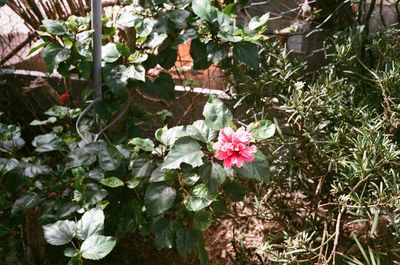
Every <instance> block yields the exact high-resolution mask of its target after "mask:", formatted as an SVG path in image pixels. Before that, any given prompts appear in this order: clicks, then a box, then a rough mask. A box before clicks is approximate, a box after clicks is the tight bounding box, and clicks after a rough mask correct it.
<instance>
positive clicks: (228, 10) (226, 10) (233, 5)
mask: <svg viewBox="0 0 400 265" xmlns="http://www.w3.org/2000/svg"><path fill="white" fill-rule="evenodd" d="M236 8H237V3H230V4H229V5H227V6H226V7H224V9H223V10H222V12H224V14H226V15H228V16H229V15H232V14H233V13H234V12H235V11H236Z"/></svg>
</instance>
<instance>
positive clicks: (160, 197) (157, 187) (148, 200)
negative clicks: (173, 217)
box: [144, 183, 176, 216]
mask: <svg viewBox="0 0 400 265" xmlns="http://www.w3.org/2000/svg"><path fill="white" fill-rule="evenodd" d="M175 196H176V190H175V189H174V188H173V187H170V186H167V185H165V184H164V183H150V185H149V186H148V187H147V189H146V194H145V196H144V205H145V206H146V211H147V212H148V214H149V215H152V216H155V215H160V214H162V213H163V212H165V211H166V210H168V209H169V208H171V206H172V205H173V203H174V200H175Z"/></svg>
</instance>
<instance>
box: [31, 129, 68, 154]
mask: <svg viewBox="0 0 400 265" xmlns="http://www.w3.org/2000/svg"><path fill="white" fill-rule="evenodd" d="M32 145H33V146H34V147H36V149H35V151H36V152H38V153H44V152H51V151H65V150H67V148H68V147H67V145H66V143H64V141H63V140H61V138H60V137H58V136H57V135H56V134H54V133H48V134H44V135H38V136H36V137H35V138H34V139H33V141H32Z"/></svg>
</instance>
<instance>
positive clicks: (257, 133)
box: [248, 120, 276, 141]
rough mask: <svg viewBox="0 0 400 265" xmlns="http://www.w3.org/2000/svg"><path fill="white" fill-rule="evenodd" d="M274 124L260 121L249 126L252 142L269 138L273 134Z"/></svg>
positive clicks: (268, 121)
mask: <svg viewBox="0 0 400 265" xmlns="http://www.w3.org/2000/svg"><path fill="white" fill-rule="evenodd" d="M275 129H276V127H275V124H274V123H273V122H272V121H270V120H261V121H257V122H253V123H250V124H249V127H248V130H249V131H251V133H252V135H253V138H254V140H256V141H262V140H266V139H268V138H271V137H272V136H274V134H275Z"/></svg>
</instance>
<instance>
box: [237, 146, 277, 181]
mask: <svg viewBox="0 0 400 265" xmlns="http://www.w3.org/2000/svg"><path fill="white" fill-rule="evenodd" d="M235 171H236V172H237V173H238V174H239V176H241V177H245V178H249V179H257V180H260V181H265V182H269V181H270V176H269V165H268V161H267V158H266V157H265V156H264V155H263V153H261V152H260V151H257V153H255V155H254V160H253V161H252V162H250V163H244V164H243V167H242V168H235Z"/></svg>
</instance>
